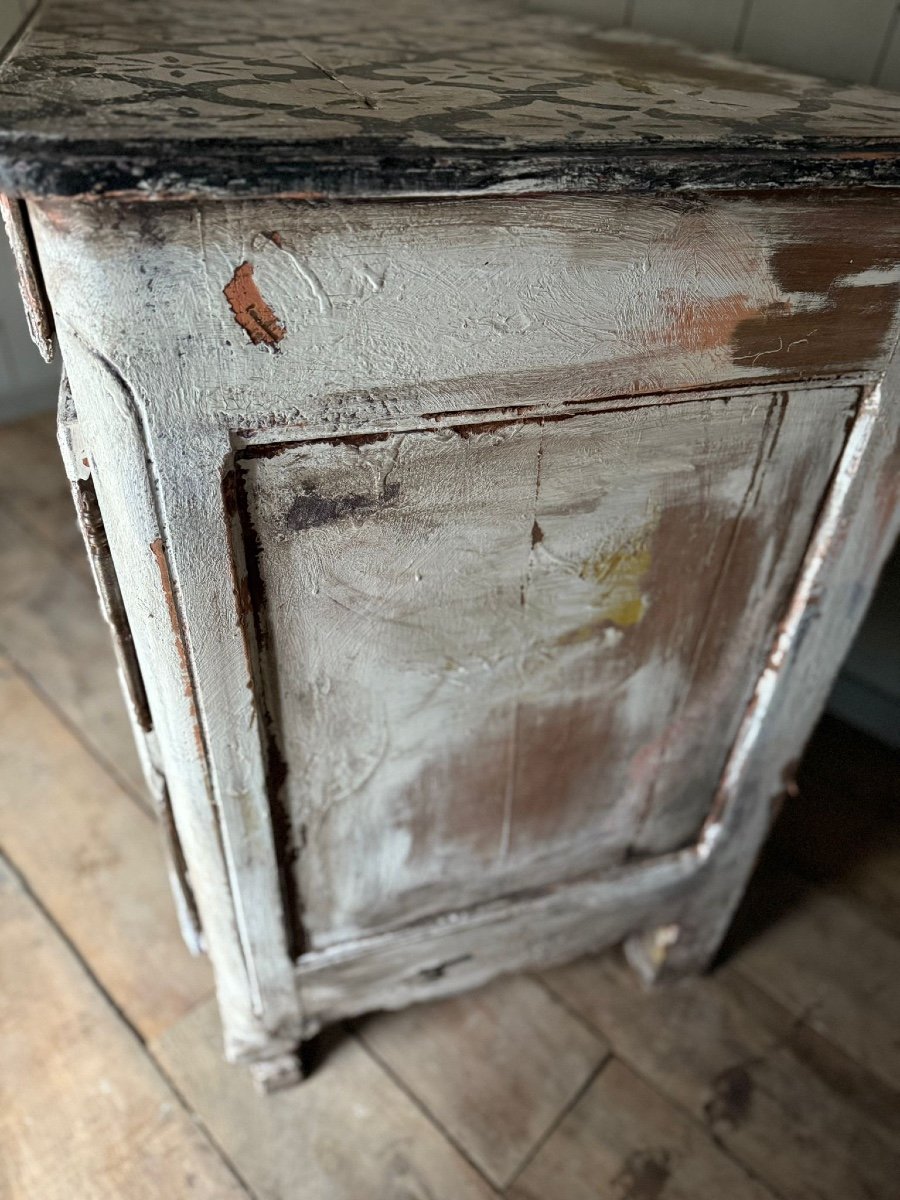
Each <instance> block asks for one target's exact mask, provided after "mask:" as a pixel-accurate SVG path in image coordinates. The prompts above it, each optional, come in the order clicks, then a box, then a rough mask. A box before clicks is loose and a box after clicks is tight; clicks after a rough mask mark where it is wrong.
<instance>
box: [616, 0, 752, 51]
mask: <svg viewBox="0 0 900 1200" xmlns="http://www.w3.org/2000/svg"><path fill="white" fill-rule="evenodd" d="M744 7H745V0H635V3H634V12H633V15H632V19H631V24H632V27H633V28H634V29H640V30H643V31H645V32H647V33H656V34H659V35H660V37H673V38H679V39H680V40H681V41H683V42H690V44H691V45H693V46H699V47H700V48H701V49H702V50H730V49H731V48H732V46H733V45H734V42H735V38H736V36H737V33H738V29H739V27H740V23H741V14H742V12H743V9H744Z"/></svg>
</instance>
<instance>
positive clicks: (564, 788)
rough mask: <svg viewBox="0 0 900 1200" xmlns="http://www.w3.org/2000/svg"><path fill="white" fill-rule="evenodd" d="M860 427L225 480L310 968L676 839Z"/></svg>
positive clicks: (455, 431) (824, 407) (548, 422)
mask: <svg viewBox="0 0 900 1200" xmlns="http://www.w3.org/2000/svg"><path fill="white" fill-rule="evenodd" d="M856 398H857V393H856V391H855V390H854V389H849V388H848V389H840V388H823V389H806V390H800V391H797V392H793V393H786V392H779V393H777V394H771V393H769V394H755V395H736V396H734V397H733V398H730V399H717V400H708V399H705V400H696V401H681V400H679V399H678V398H672V402H670V403H665V404H660V405H658V406H654V407H645V408H635V409H631V410H628V411H620V412H595V413H580V414H578V415H573V416H569V417H566V418H563V419H559V418H545V419H543V420H542V419H540V418H535V419H530V420H522V421H517V422H509V423H502V424H491V425H480V426H479V425H467V426H464V425H461V426H458V427H456V428H441V429H433V430H431V429H429V430H418V431H413V432H404V433H389V434H384V435H378V436H371V437H364V438H358V439H345V440H340V439H338V440H334V441H318V442H308V443H298V444H293V445H290V446H284V447H281V448H278V449H276V450H275V451H274V452H273V450H272V448H271V447H268V448H267V450H266V453H265V454H259V455H254V454H252V452H251V453H250V454H248V455H247V456H245V457H244V459H243V460H242V464H241V475H242V490H243V502H244V504H245V506H246V511H247V516H248V517H249V521H248V522H247V525H248V528H252V530H253V535H252V538H251V539H250V540H251V542H252V545H249V546H248V553H249V554H250V556H251V557H252V559H253V560H254V567H253V570H254V574H255V577H256V579H257V581H258V596H257V598H256V599H257V604H258V606H259V607H260V610H261V611H260V633H261V643H262V644H261V651H262V656H263V675H264V678H265V686H266V689H267V691H268V693H269V694H268V704H267V707H268V710H269V713H270V717H271V720H272V722H273V724H274V730H273V733H274V736H275V739H276V741H277V743H278V746H279V752H280V755H281V757H282V758H283V760H284V764H285V766H286V775H285V782H284V785H283V802H284V804H285V806H286V809H287V812H288V817H289V825H290V837H291V839H292V841H293V851H294V857H293V866H292V868H291V869H292V870H293V871H294V872H295V876H296V878H295V885H296V886H295V891H296V894H297V896H298V902H299V906H300V909H301V911H300V914H299V916H300V919H301V920H302V922H303V925H304V928H305V933H306V938H307V943H308V944H309V945H310V946H312V947H321V946H326V945H329V944H333V943H334V942H337V941H341V940H344V939H347V938H350V937H355V936H360V935H364V934H366V933H370V932H374V931H377V930H383V929H386V928H392V927H397V926H401V925H404V924H407V923H409V922H412V921H415V920H419V919H422V918H424V917H427V916H433V915H436V914H439V913H443V912H452V911H454V910H459V909H462V908H466V907H469V906H471V905H472V904H476V903H481V902H484V901H489V900H491V899H495V898H499V897H501V896H504V895H507V894H509V893H511V892H517V891H522V890H526V889H530V888H534V887H543V886H547V885H551V884H553V883H556V882H560V881H563V880H568V879H572V878H574V877H576V876H578V875H579V874H582V873H584V872H587V871H593V870H596V869H598V868H603V867H604V866H609V867H612V866H613V865H615V864H617V863H620V862H622V861H623V860H624V859H625V858H626V857H628V856H630V855H633V854H647V853H659V852H663V851H666V850H669V849H674V848H676V847H678V846H680V845H683V844H685V843H686V842H688V841H690V840H691V839H692V838H693V837H695V836H696V833H697V831H698V829H699V826H700V825H701V823H702V821H703V818H704V816H705V814H706V812H707V811H708V809H709V806H710V803H711V800H712V797H713V794H714V791H715V786H716V783H717V780H718V776H719V773H720V771H721V768H722V765H723V762H724V759H725V755H726V753H727V750H728V748H729V745H730V743H731V741H732V739H733V737H734V734H735V731H736V727H737V723H738V721H739V720H740V717H741V715H742V709H743V706H744V705H745V704H746V702H747V700H748V698H749V695H750V692H751V690H752V688H753V685H754V683H755V680H756V678H757V676H758V674H759V671H760V669H761V667H762V665H763V660H764V658H765V654H766V652H767V650H768V647H769V644H770V642H771V637H772V635H773V634H774V631H775V628H776V625H777V622H778V619H779V617H780V615H781V613H782V611H783V608H784V605H785V602H786V599H787V596H788V594H789V591H790V586H791V583H792V581H793V580H794V578H795V577H796V574H797V571H798V568H799V565H800V561H801V558H802V555H803V551H804V548H805V545H806V543H807V541H808V538H809V534H810V531H811V528H812V525H813V521H814V518H815V514H816V512H817V509H818V506H819V504H820V501H821V498H822V495H823V492H824V490H825V487H826V485H827V481H828V478H829V475H830V473H831V470H832V468H833V465H834V462H835V460H836V457H837V454H838V452H839V449H840V446H841V443H842V439H843V432H844V424H845V420H846V417H847V415H848V413H849V412H850V411H852V408H853V406H854V404H855V402H856Z"/></svg>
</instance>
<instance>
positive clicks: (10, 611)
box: [0, 418, 900, 1200]
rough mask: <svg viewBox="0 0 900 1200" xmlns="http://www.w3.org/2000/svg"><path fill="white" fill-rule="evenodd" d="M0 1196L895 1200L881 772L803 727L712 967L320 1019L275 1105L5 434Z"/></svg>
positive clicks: (108, 666) (897, 1160) (890, 788)
mask: <svg viewBox="0 0 900 1200" xmlns="http://www.w3.org/2000/svg"><path fill="white" fill-rule="evenodd" d="M0 499H2V504H3V511H2V514H0V615H2V622H0V652H2V653H0V764H2V765H0V838H2V846H3V854H4V856H5V857H4V859H3V860H2V861H0V976H2V979H0V1196H2V1197H3V1198H4V1200H26V1198H27V1200H63V1198H65V1200H93V1198H95V1197H97V1198H103V1200H114V1198H115V1200H122V1198H124V1197H127V1198H128V1200H132V1198H138V1200H141V1198H143V1197H147V1198H159V1200H170V1198H175V1197H177V1198H179V1200H180V1198H181V1197H186V1196H191V1197H198V1198H199V1197H207V1196H208V1197H211V1198H212V1197H216V1198H221V1200H229V1198H230V1197H244V1198H247V1197H253V1198H255V1200H345V1198H346V1200H370V1198H371V1200H483V1198H485V1197H490V1196H497V1195H503V1196H509V1197H511V1198H514V1200H588V1198H591V1200H605V1198H607V1197H609V1198H610V1200H745V1198H746V1200H772V1198H773V1197H775V1198H778V1200H832V1198H833V1200H895V1198H896V1197H897V1196H900V1038H898V1022H900V869H898V868H900V795H898V791H900V763H898V760H897V757H896V756H892V755H891V754H890V752H888V751H886V750H884V749H882V748H880V747H879V746H878V745H877V744H875V743H873V742H871V741H869V740H868V739H866V738H865V737H863V736H862V735H859V734H856V733H854V732H853V731H851V730H849V729H848V728H847V727H845V726H842V725H840V724H839V723H838V722H836V721H834V720H831V719H827V718H826V719H825V720H823V722H822V724H821V725H820V728H819V730H818V732H817V734H816V737H815V739H814V741H813V743H812V745H811V747H810V749H809V751H808V753H807V756H806V759H805V761H804V765H803V768H802V770H801V773H800V794H799V796H798V797H797V798H796V799H794V800H793V801H791V802H790V804H789V805H788V807H787V809H786V810H785V813H784V815H783V816H782V819H781V821H780V823H779V827H778V829H777V831H776V833H775V835H774V837H773V839H772V840H771V842H770V844H769V847H768V849H767V851H766V854H765V856H764V858H763V862H762V864H761V866H760V869H759V871H758V872H757V876H756V878H755V880H754V883H753V885H752V887H751V891H750V894H749V896H748V899H747V901H746V902H745V904H744V906H743V908H742V910H741V913H740V914H739V918H738V921H737V923H736V925H735V928H734V930H733V932H732V935H731V938H730V942H729V947H728V951H727V954H726V955H725V957H724V961H723V963H722V965H721V966H720V967H719V968H718V969H717V970H716V971H715V972H714V973H713V974H712V975H711V976H710V977H708V978H706V979H704V980H699V981H691V982H688V983H685V984H682V985H678V986H676V987H673V988H668V989H665V990H660V991H656V992H652V993H649V994H648V993H645V992H643V991H642V989H641V988H640V987H639V986H638V984H637V983H636V982H635V980H634V978H633V977H632V975H631V974H630V973H629V972H628V971H627V970H626V969H625V967H624V966H623V964H622V962H621V959H620V956H619V955H618V953H611V954H607V955H604V956H602V957H599V958H595V959H586V960H583V961H581V962H579V963H575V964H573V965H572V966H569V967H564V968H560V969H558V970H554V971H549V972H545V973H543V974H535V975H530V976H524V975H523V976H518V977H513V978H508V979H503V980H500V981H498V982H497V983H495V984H493V985H492V986H491V987H488V988H485V989H483V990H482V991H480V992H477V993H474V994H471V995H468V996H464V997H460V998H458V999H453V1000H448V1001H445V1002H443V1003H439V1004H434V1005H429V1006H420V1007H417V1008H413V1009H409V1010H407V1011H406V1012H402V1013H393V1014H378V1015H374V1016H371V1017H366V1018H364V1019H361V1020H358V1021H356V1022H353V1023H352V1024H350V1025H348V1026H346V1027H344V1028H342V1029H338V1030H334V1031H331V1032H330V1033H329V1034H327V1035H325V1036H324V1037H323V1039H322V1041H323V1045H322V1047H321V1062H320V1065H319V1067H318V1069H317V1071H316V1073H315V1074H314V1076H313V1077H312V1079H311V1080H309V1081H308V1082H307V1083H306V1084H304V1085H303V1086H302V1087H300V1088H297V1089H294V1090H292V1091H288V1092H283V1093H280V1094H277V1095H274V1096H270V1097H267V1098H264V1097H261V1096H259V1095H257V1094H256V1092H255V1091H254V1089H253V1087H252V1085H251V1083H250V1080H249V1077H248V1075H247V1074H246V1072H244V1071H242V1070H241V1069H238V1068H231V1067H227V1066H225V1065H224V1064H223V1063H222V1061H221V1052H220V1045H219V1033H218V1025H217V1018H216V1012H215V1005H214V1002H213V999H212V984H211V978H210V973H209V970H208V967H207V964H206V963H205V961H203V960H198V959H192V958H191V957H190V956H189V955H188V953H187V951H186V950H185V949H184V947H183V945H182V943H181V941H180V938H179V935H178V931H177V928H176V923H175V919H174V912H173V908H172V904H171V902H170V899H169V895H168V892H167V884H166V875H165V870H164V867H163V863H162V857H161V851H160V848H159V842H158V837H157V831H156V829H155V828H154V826H153V820H152V818H151V817H150V816H149V815H148V810H147V808H146V805H145V802H144V800H143V797H142V794H141V791H140V785H139V782H138V778H137V772H136V763H135V755H134V751H133V748H132V746H131V742H130V736H129V732H128V729H127V725H126V722H125V720H124V717H123V715H122V710H121V709H120V706H119V699H118V691H117V683H116V679H115V674H114V669H113V661H112V654H111V652H110V650H109V647H108V645H107V642H106V634H105V629H104V627H103V625H102V622H101V620H100V617H99V614H98V612H97V608H96V605H95V603H94V600H93V596H92V592H91V585H90V581H89V578H88V576H87V573H86V571H85V570H84V567H83V564H82V562H81V559H80V556H79V554H78V553H77V545H76V541H75V539H74V538H73V530H74V525H73V523H72V518H71V515H70V512H69V508H68V501H67V496H66V486H65V482H64V478H63V471H62V467H61V465H59V464H58V463H57V460H56V452H55V447H54V442H53V425H52V421H51V420H50V419H49V418H40V419H31V420H29V421H27V422H24V423H22V424H21V425H18V426H14V427H12V428H6V429H0Z"/></svg>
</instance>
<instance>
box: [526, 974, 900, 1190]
mask: <svg viewBox="0 0 900 1200" xmlns="http://www.w3.org/2000/svg"><path fill="white" fill-rule="evenodd" d="M785 965H786V964H781V967H782V968H783V967H784V966H785ZM543 978H544V979H545V980H546V982H547V983H548V984H549V986H550V987H551V989H552V990H553V991H554V992H555V993H557V994H558V995H560V996H561V997H563V999H564V1000H565V1002H566V1003H567V1004H569V1005H570V1006H571V1007H572V1009H573V1010H574V1011H576V1012H578V1013H579V1014H581V1016H582V1017H584V1018H585V1019H586V1020H588V1021H589V1022H590V1023H591V1024H592V1025H593V1026H594V1028H596V1029H597V1030H599V1031H600V1032H601V1033H602V1034H603V1035H604V1036H606V1037H608V1038H609V1039H610V1041H611V1043H612V1047H613V1050H614V1052H615V1054H616V1055H617V1057H619V1058H621V1059H623V1060H624V1061H625V1062H626V1063H628V1065H629V1066H630V1067H632V1068H633V1069H634V1070H635V1071H637V1072H638V1074H639V1075H640V1076H641V1077H642V1078H643V1079H645V1080H647V1081H648V1082H649V1083H651V1084H652V1085H653V1086H654V1087H656V1088H657V1089H658V1090H659V1091H661V1092H662V1093H664V1094H665V1095H667V1096H668V1097H669V1098H670V1099H671V1100H672V1101H674V1102H675V1103H677V1104H678V1105H680V1106H681V1107H683V1108H684V1109H686V1110H687V1111H688V1112H689V1113H690V1114H691V1115H692V1116H693V1117H694V1118H695V1119H696V1120H697V1121H698V1122H699V1123H701V1124H702V1125H704V1126H705V1127H706V1128H707V1129H708V1130H709V1132H710V1134H711V1135H712V1136H713V1137H714V1138H715V1139H716V1141H717V1142H718V1143H719V1144H720V1145H722V1146H725V1147H726V1148H727V1149H728V1150H729V1152H730V1153H731V1154H732V1155H733V1156H734V1157H736V1158H737V1159H738V1160H739V1161H740V1162H742V1163H743V1164H744V1165H745V1166H746V1167H747V1168H748V1169H749V1170H750V1171H751V1172H752V1173H753V1175H754V1176H755V1177H757V1178H763V1179H765V1180H766V1181H767V1182H768V1183H769V1184H771V1186H772V1187H773V1189H774V1190H775V1192H776V1193H777V1194H778V1195H779V1196H785V1197H787V1196H789V1197H791V1200H820V1198H821V1197H823V1196H838V1195H839V1196H841V1197H845V1198H846V1200H867V1198H869V1197H873V1196H881V1195H883V1196H887V1195H889V1194H890V1192H891V1189H892V1186H893V1183H894V1181H895V1180H896V1179H897V1178H898V1176H900V1148H898V1146H897V1142H896V1137H895V1136H894V1133H895V1130H896V1128H897V1121H898V1119H900V1097H898V1096H897V1094H896V1093H892V1092H891V1091H890V1089H888V1088H885V1087H883V1086H879V1084H878V1081H877V1080H875V1079H873V1078H872V1077H871V1076H870V1075H869V1074H868V1073H867V1072H865V1071H861V1070H860V1069H859V1068H858V1067H854V1065H853V1064H852V1062H849V1061H847V1060H846V1059H845V1060H844V1061H843V1062H842V1061H840V1058H841V1056H840V1055H839V1054H836V1055H835V1054H829V1047H828V1045H827V1043H823V1042H822V1039H821V1038H818V1037H817V1035H815V1034H810V1033H809V1032H808V1030H805V1029H804V1022H805V1020H806V1019H807V1018H806V1017H805V1015H804V1014H799V1016H795V1015H794V1014H793V1013H791V1012H789V1011H788V1010H787V1009H785V1008H782V1007H781V1006H779V1005H777V1004H773V1003H772V1002H771V1000H768V999H767V998H766V996H765V995H764V994H763V993H761V992H759V991H757V990H756V989H755V988H753V987H750V986H748V985H747V984H746V983H745V982H744V981H743V980H742V978H741V977H740V975H737V974H735V972H734V971H733V970H732V971H727V972H720V973H719V974H718V975H716V976H714V977H712V978H708V979H704V980H703V981H699V980H698V981H694V980H691V981H685V982H684V983H681V984H678V985H675V986H671V987H666V988H659V989H656V990H654V991H651V992H647V991H646V990H644V989H642V988H641V986H640V984H639V983H638V982H637V981H636V980H635V979H634V976H633V975H632V974H631V972H629V971H628V970H627V968H626V966H625V963H624V962H623V961H622V960H621V959H619V958H618V956H613V955H607V956H606V957H604V958H602V959H585V960H582V961H581V962H578V963H574V964H572V966H570V967H562V968H559V969H558V970H556V971H552V972H548V973H547V974H545V975H544V976H543ZM835 1060H838V1061H835Z"/></svg>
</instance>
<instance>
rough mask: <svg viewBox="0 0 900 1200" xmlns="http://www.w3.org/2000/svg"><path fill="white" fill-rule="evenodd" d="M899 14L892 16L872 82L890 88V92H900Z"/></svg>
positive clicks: (899, 11)
mask: <svg viewBox="0 0 900 1200" xmlns="http://www.w3.org/2000/svg"><path fill="white" fill-rule="evenodd" d="M898 14H900V9H898V13H896V14H895V15H894V20H893V23H892V25H891V30H890V34H889V36H888V39H887V43H886V45H885V48H884V52H883V54H882V56H881V61H880V63H879V64H878V72H877V74H876V76H875V78H874V80H873V82H874V83H876V84H877V85H878V86H879V87H883V88H890V89H891V91H892V92H900V20H898V19H897V16H898Z"/></svg>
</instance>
